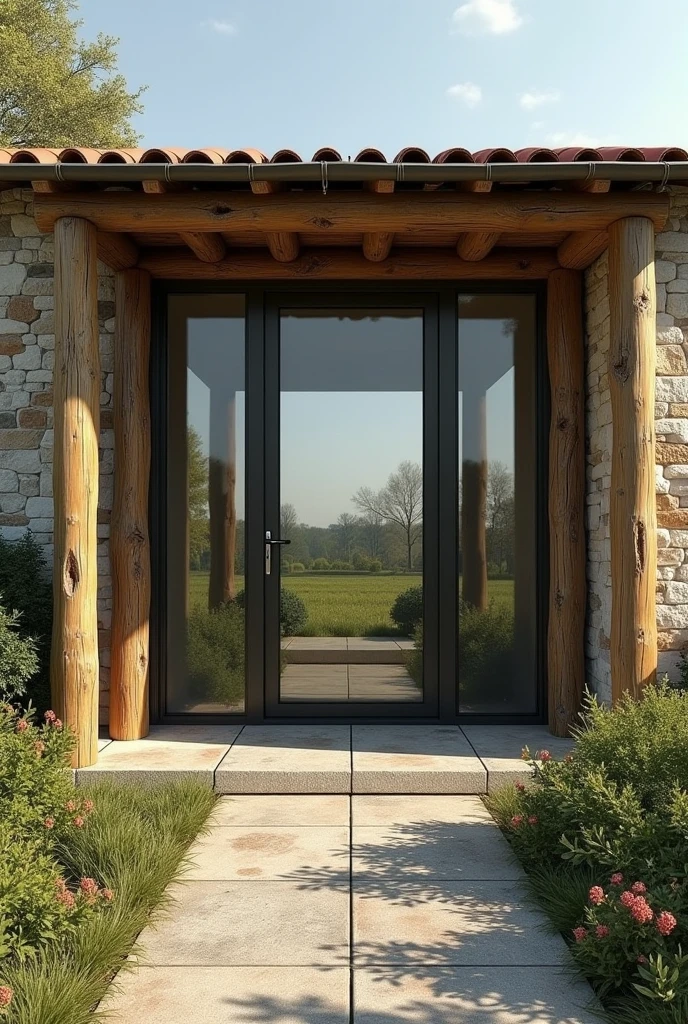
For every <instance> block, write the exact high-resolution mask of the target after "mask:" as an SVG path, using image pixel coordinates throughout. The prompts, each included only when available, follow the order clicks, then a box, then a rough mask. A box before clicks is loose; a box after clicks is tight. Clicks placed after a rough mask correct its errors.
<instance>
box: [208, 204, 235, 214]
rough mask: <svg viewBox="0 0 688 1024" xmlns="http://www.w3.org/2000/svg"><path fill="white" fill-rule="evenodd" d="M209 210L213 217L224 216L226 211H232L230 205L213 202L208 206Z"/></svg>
mask: <svg viewBox="0 0 688 1024" xmlns="http://www.w3.org/2000/svg"><path fill="white" fill-rule="evenodd" d="M210 212H211V213H212V215H213V217H226V216H227V214H228V213H231V212H232V207H231V206H227V204H226V203H215V205H214V206H211V207H210Z"/></svg>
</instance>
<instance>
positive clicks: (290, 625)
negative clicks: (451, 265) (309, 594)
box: [280, 587, 308, 636]
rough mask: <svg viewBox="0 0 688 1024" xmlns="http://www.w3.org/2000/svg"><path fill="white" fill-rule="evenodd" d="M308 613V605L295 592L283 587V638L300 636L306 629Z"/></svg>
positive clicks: (281, 628) (281, 603) (281, 626)
mask: <svg viewBox="0 0 688 1024" xmlns="http://www.w3.org/2000/svg"><path fill="white" fill-rule="evenodd" d="M307 622H308V612H307V611H306V605H305V604H304V602H303V601H302V599H301V598H300V597H299V595H298V594H295V593H294V591H293V590H287V588H286V587H282V589H281V591H280V633H281V635H282V636H298V635H299V634H300V633H301V632H302V630H304V629H305V628H306V623H307Z"/></svg>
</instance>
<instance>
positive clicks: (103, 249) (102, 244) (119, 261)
mask: <svg viewBox="0 0 688 1024" xmlns="http://www.w3.org/2000/svg"><path fill="white" fill-rule="evenodd" d="M98 259H99V260H100V261H101V263H104V264H105V266H106V267H110V268H111V269H112V270H129V268H130V267H135V266H136V264H137V263H138V259H139V249H138V246H137V245H136V243H135V242H134V241H132V239H131V238H129V236H128V235H116V234H114V233H113V232H111V231H99V232H98Z"/></svg>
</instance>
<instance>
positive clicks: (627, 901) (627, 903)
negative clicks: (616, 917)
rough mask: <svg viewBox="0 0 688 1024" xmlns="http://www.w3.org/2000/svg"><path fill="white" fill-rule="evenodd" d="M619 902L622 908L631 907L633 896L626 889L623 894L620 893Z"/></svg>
mask: <svg viewBox="0 0 688 1024" xmlns="http://www.w3.org/2000/svg"><path fill="white" fill-rule="evenodd" d="M620 900H621V903H622V904H623V906H624V907H632V906H633V904H634V903H635V896H634V895H633V893H632V892H631V891H630V889H626V891H625V892H622V893H621V897H620Z"/></svg>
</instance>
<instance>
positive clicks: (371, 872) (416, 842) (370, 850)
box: [353, 820, 523, 881]
mask: <svg viewBox="0 0 688 1024" xmlns="http://www.w3.org/2000/svg"><path fill="white" fill-rule="evenodd" d="M522 876H523V869H522V868H521V866H520V864H519V863H518V861H517V860H516V858H515V857H514V855H513V854H512V852H511V849H510V848H509V844H508V843H507V841H506V839H504V837H503V836H502V834H501V832H500V831H499V829H498V828H497V826H496V825H495V824H494V823H493V822H492V823H491V822H487V821H482V822H478V823H476V822H465V823H463V822H462V823H460V824H457V823H447V822H437V821H427V820H426V821H420V822H417V823H415V824H411V823H407V824H405V825H387V826H383V827H379V826H365V825H364V826H359V827H354V829H353V877H354V880H357V879H360V878H363V879H365V878H371V879H374V878H379V879H385V880H387V881H390V880H392V879H395V878H403V879H404V880H406V879H413V880H420V879H426V878H427V879H434V878H438V879H453V880H457V879H461V880H471V881H473V880H486V879H499V880H502V881H506V880H512V879H513V880H516V879H520V878H522Z"/></svg>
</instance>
